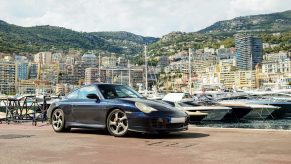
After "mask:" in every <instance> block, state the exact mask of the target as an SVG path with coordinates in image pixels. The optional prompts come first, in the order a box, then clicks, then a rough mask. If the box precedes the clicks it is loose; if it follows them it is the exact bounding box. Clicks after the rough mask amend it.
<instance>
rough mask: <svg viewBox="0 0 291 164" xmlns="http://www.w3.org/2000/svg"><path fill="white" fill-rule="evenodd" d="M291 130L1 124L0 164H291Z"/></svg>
mask: <svg viewBox="0 0 291 164" xmlns="http://www.w3.org/2000/svg"><path fill="white" fill-rule="evenodd" d="M290 138H291V132H290V131H279V130H252V129H215V128H197V127H194V126H191V127H190V129H189V130H188V131H186V132H181V133H175V134H170V135H163V136H160V135H145V134H131V135H129V136H128V137H123V138H117V137H113V136H110V135H108V134H107V133H106V132H103V131H96V130H83V129H73V130H72V132H70V133H55V132H54V131H53V130H52V128H51V126H49V125H46V124H38V126H36V127H34V126H32V125H31V124H29V123H23V124H12V125H7V124H0V163H3V164H6V163H108V164H111V163H119V164H122V163H152V164H153V163H169V164H171V163H175V164H177V163H179V164H180V163H186V164H187V163H291V140H290Z"/></svg>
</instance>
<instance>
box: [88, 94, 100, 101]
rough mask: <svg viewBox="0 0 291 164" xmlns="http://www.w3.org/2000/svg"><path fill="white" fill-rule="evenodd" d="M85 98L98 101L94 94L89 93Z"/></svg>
mask: <svg viewBox="0 0 291 164" xmlns="http://www.w3.org/2000/svg"><path fill="white" fill-rule="evenodd" d="M87 98H89V99H96V100H99V97H98V96H97V95H96V94H94V93H90V94H88V95H87Z"/></svg>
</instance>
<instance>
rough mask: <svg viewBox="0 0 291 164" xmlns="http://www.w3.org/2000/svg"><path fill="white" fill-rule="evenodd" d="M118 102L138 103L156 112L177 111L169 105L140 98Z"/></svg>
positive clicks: (124, 99)
mask: <svg viewBox="0 0 291 164" xmlns="http://www.w3.org/2000/svg"><path fill="white" fill-rule="evenodd" d="M120 100H123V101H131V102H133V103H135V102H140V103H143V104H145V105H147V106H150V107H152V108H155V109H156V110H158V111H179V110H178V109H177V108H174V107H172V106H171V105H169V104H167V103H165V102H163V101H159V100H149V99H142V98H121V99H120Z"/></svg>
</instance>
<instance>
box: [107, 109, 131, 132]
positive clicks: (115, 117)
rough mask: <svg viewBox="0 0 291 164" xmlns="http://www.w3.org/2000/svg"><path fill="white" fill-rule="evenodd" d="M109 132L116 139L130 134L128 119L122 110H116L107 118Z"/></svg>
mask: <svg viewBox="0 0 291 164" xmlns="http://www.w3.org/2000/svg"><path fill="white" fill-rule="evenodd" d="M107 130H108V132H109V133H110V134H111V135H113V136H116V137H121V136H124V135H126V134H127V133H128V119H127V116H126V114H125V112H123V111H122V110H120V109H115V110H113V111H112V112H110V114H109V115H108V117H107Z"/></svg>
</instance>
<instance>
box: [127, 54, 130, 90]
mask: <svg viewBox="0 0 291 164" xmlns="http://www.w3.org/2000/svg"><path fill="white" fill-rule="evenodd" d="M127 62H128V64H127V67H128V86H130V87H131V83H130V80H131V79H130V78H131V76H130V61H129V60H128V61H127Z"/></svg>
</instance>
